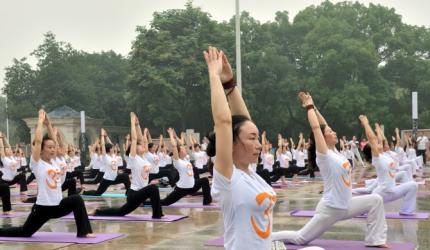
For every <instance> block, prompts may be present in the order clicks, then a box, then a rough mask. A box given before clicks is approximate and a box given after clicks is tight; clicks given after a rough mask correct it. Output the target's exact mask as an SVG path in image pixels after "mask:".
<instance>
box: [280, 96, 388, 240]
mask: <svg viewBox="0 0 430 250" xmlns="http://www.w3.org/2000/svg"><path fill="white" fill-rule="evenodd" d="M299 97H300V99H301V101H302V105H303V107H305V108H306V110H307V115H308V120H309V124H310V127H311V128H312V133H311V145H310V147H309V162H310V164H317V165H318V167H319V169H320V173H321V176H322V178H323V182H324V192H323V197H322V199H321V200H320V201H319V203H318V205H317V207H316V211H315V215H314V217H312V219H311V220H310V221H309V222H308V223H306V225H305V226H304V227H303V228H302V229H300V230H299V231H281V232H276V233H273V238H274V239H275V240H284V241H287V242H290V243H293V244H297V245H304V244H308V243H309V242H311V241H313V240H315V239H317V238H318V237H319V236H320V235H321V234H323V233H324V232H325V231H327V230H328V229H329V228H330V227H331V226H332V225H333V224H334V223H336V222H338V221H341V220H346V219H350V218H353V217H355V216H357V215H360V214H363V213H367V230H366V236H365V240H364V241H365V244H366V246H378V247H386V240H387V224H386V221H385V213H384V204H383V200H382V198H381V196H380V195H378V194H370V195H363V196H357V197H352V194H351V186H352V183H351V169H352V167H351V164H350V163H349V161H348V160H347V159H346V158H345V156H343V155H342V154H340V153H339V152H338V151H337V150H336V148H335V145H336V144H337V143H338V139H337V135H336V132H334V131H333V130H332V129H331V128H330V127H329V126H328V125H327V122H326V121H325V119H324V118H323V116H322V115H321V114H320V113H319V111H318V110H317V109H316V108H315V106H314V102H313V100H312V97H311V96H310V95H309V94H306V93H303V92H300V94H299Z"/></svg>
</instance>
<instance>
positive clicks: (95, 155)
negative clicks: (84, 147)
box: [84, 139, 104, 184]
mask: <svg viewBox="0 0 430 250" xmlns="http://www.w3.org/2000/svg"><path fill="white" fill-rule="evenodd" d="M89 152H90V157H91V161H90V166H91V172H90V177H91V178H93V179H87V180H84V183H85V184H98V183H100V181H101V180H102V178H103V175H104V166H103V163H102V160H101V159H102V157H101V147H100V139H97V140H96V141H95V143H94V144H93V145H91V146H90V147H89Z"/></svg>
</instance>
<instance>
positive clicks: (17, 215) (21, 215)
mask: <svg viewBox="0 0 430 250" xmlns="http://www.w3.org/2000/svg"><path fill="white" fill-rule="evenodd" d="M26 215H28V213H23V212H13V213H12V214H3V213H0V218H17V217H23V216H26Z"/></svg>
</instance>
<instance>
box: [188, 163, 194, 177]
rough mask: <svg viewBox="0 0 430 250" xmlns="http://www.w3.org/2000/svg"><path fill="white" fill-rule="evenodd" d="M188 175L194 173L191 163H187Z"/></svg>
mask: <svg viewBox="0 0 430 250" xmlns="http://www.w3.org/2000/svg"><path fill="white" fill-rule="evenodd" d="M187 175H188V176H193V175H194V172H193V165H191V163H187Z"/></svg>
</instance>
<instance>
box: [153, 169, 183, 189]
mask: <svg viewBox="0 0 430 250" xmlns="http://www.w3.org/2000/svg"><path fill="white" fill-rule="evenodd" d="M162 177H167V178H168V179H169V185H170V186H172V187H174V186H175V184H176V181H175V177H174V175H173V174H172V172H171V171H169V170H164V169H163V170H162V169H161V168H160V171H159V172H158V174H149V177H148V183H151V181H152V180H155V179H160V178H162Z"/></svg>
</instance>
